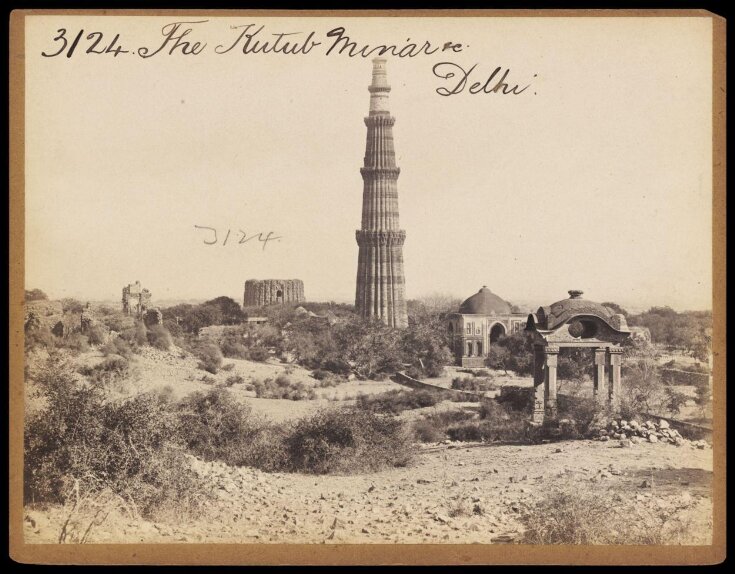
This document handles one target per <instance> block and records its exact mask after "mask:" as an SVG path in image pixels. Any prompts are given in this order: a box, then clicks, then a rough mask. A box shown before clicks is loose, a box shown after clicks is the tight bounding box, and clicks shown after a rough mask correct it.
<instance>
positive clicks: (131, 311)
mask: <svg viewBox="0 0 735 574" xmlns="http://www.w3.org/2000/svg"><path fill="white" fill-rule="evenodd" d="M150 302H151V292H150V291H148V289H143V288H142V287H141V285H140V281H136V282H135V283H131V284H130V285H128V286H127V287H123V290H122V306H123V313H125V314H126V315H135V316H136V317H142V316H143V313H145V311H146V310H147V309H148V307H149V306H150Z"/></svg>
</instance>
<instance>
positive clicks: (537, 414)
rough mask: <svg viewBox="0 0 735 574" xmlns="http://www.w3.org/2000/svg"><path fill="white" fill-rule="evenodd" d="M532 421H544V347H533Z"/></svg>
mask: <svg viewBox="0 0 735 574" xmlns="http://www.w3.org/2000/svg"><path fill="white" fill-rule="evenodd" d="M533 390H534V393H533V422H535V423H542V422H544V402H545V397H544V347H543V346H542V345H534V347H533Z"/></svg>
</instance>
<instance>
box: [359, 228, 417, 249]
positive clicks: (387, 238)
mask: <svg viewBox="0 0 735 574" xmlns="http://www.w3.org/2000/svg"><path fill="white" fill-rule="evenodd" d="M355 238H356V239H357V244H358V245H370V246H377V245H386V246H387V245H391V246H392V245H396V246H398V245H403V243H404V241H406V232H405V231H404V230H403V229H396V230H391V231H384V230H380V231H375V230H372V229H358V230H357V231H356V232H355Z"/></svg>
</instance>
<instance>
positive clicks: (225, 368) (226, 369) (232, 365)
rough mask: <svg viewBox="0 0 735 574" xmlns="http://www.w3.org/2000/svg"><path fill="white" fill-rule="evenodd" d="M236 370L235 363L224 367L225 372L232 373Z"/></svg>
mask: <svg viewBox="0 0 735 574" xmlns="http://www.w3.org/2000/svg"><path fill="white" fill-rule="evenodd" d="M234 368H235V363H227V364H226V365H222V370H223V371H227V372H230V371H231V370H232V369H234Z"/></svg>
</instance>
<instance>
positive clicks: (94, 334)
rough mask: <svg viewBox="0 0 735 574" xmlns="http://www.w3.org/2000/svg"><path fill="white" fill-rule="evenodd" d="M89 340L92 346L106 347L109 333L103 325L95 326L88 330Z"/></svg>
mask: <svg viewBox="0 0 735 574" xmlns="http://www.w3.org/2000/svg"><path fill="white" fill-rule="evenodd" d="M87 338H88V339H89V343H90V344H91V345H104V343H105V341H106V340H107V332H105V329H104V328H103V327H102V325H97V324H93V325H90V326H89V328H88V329H87Z"/></svg>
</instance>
